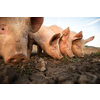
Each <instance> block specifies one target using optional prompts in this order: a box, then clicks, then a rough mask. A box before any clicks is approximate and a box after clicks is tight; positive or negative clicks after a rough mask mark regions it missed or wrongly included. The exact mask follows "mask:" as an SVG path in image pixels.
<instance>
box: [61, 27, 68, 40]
mask: <svg viewBox="0 0 100 100" xmlns="http://www.w3.org/2000/svg"><path fill="white" fill-rule="evenodd" d="M69 34H70V29H69V27H68V28H66V29H65V30H64V31H63V32H62V37H61V40H66V39H68V37H69Z"/></svg>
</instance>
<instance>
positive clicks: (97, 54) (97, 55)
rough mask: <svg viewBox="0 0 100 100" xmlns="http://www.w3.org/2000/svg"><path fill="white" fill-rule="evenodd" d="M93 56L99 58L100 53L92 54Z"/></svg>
mask: <svg viewBox="0 0 100 100" xmlns="http://www.w3.org/2000/svg"><path fill="white" fill-rule="evenodd" d="M92 55H93V56H96V57H100V52H96V53H92Z"/></svg>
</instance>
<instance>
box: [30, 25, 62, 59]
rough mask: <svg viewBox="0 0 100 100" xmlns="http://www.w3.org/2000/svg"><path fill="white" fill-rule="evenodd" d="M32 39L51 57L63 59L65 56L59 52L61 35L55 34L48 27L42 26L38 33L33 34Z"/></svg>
mask: <svg viewBox="0 0 100 100" xmlns="http://www.w3.org/2000/svg"><path fill="white" fill-rule="evenodd" d="M32 36H33V37H32V38H33V39H34V40H35V41H36V43H37V44H38V45H39V46H40V47H41V48H42V50H44V51H45V53H47V54H48V55H49V56H51V57H53V58H55V59H61V58H62V57H63V56H62V54H61V52H60V50H59V39H60V33H58V34H55V33H54V32H53V31H52V30H50V29H49V28H48V27H46V26H44V25H42V27H41V28H40V29H39V31H38V32H36V33H35V34H32Z"/></svg>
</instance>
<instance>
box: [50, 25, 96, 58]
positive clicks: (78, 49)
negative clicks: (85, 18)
mask: <svg viewBox="0 0 100 100" xmlns="http://www.w3.org/2000/svg"><path fill="white" fill-rule="evenodd" d="M49 28H50V29H51V30H52V31H53V32H54V33H58V32H60V33H64V32H63V29H62V28H61V27H58V26H57V25H52V26H50V27H49ZM69 38H70V39H71V40H70V41H71V42H70V41H68V38H67V39H66V40H67V41H68V42H69V43H70V45H71V46H70V48H71V49H72V50H71V52H73V54H74V55H75V56H77V57H84V55H83V53H84V51H83V47H84V45H85V44H86V43H87V42H89V41H92V40H93V39H94V38H95V37H94V36H92V37H90V38H88V39H85V40H84V39H83V35H82V31H80V32H79V33H78V34H77V33H76V32H73V31H70V33H69ZM66 40H65V41H66ZM60 44H61V45H60V49H62V50H61V52H63V55H65V54H67V53H65V54H64V52H67V50H65V51H64V49H63V47H62V46H64V45H67V44H66V43H65V44H63V43H62V42H61V41H60ZM66 49H67V48H66ZM68 54H72V53H68ZM68 56H69V57H71V56H70V55H68Z"/></svg>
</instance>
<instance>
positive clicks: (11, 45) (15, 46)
mask: <svg viewBox="0 0 100 100" xmlns="http://www.w3.org/2000/svg"><path fill="white" fill-rule="evenodd" d="M42 23H43V17H32V18H31V17H0V55H1V56H2V57H3V59H4V62H5V63H6V64H16V63H19V62H26V60H27V50H28V49H29V48H28V47H29V44H30V43H29V42H28V40H29V39H28V38H29V33H30V32H32V33H35V32H37V31H38V30H39V28H40V27H41V25H42Z"/></svg>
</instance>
